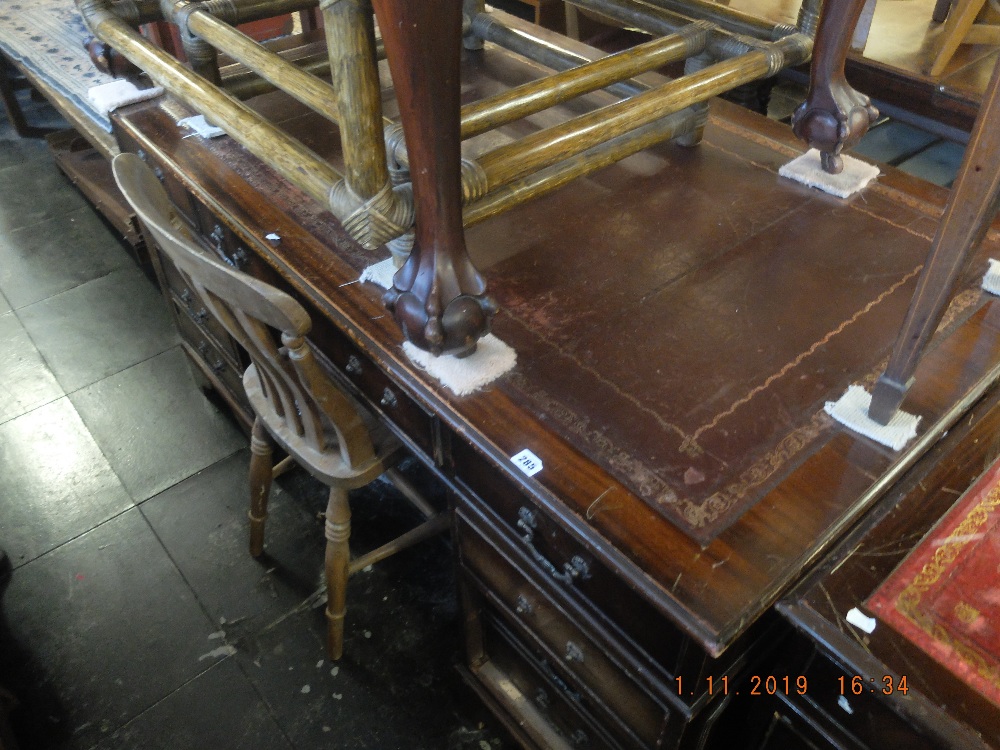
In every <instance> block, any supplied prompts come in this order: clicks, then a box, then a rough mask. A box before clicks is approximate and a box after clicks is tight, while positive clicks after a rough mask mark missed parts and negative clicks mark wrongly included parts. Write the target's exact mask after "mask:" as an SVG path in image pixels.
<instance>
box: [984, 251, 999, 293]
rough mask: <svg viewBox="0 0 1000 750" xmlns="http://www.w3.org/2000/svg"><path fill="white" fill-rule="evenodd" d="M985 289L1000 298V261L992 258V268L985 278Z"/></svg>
mask: <svg viewBox="0 0 1000 750" xmlns="http://www.w3.org/2000/svg"><path fill="white" fill-rule="evenodd" d="M983 289H984V290H985V291H987V292H989V293H990V294H995V295H997V296H1000V260H993V258H990V267H989V269H988V270H987V271H986V275H985V276H983Z"/></svg>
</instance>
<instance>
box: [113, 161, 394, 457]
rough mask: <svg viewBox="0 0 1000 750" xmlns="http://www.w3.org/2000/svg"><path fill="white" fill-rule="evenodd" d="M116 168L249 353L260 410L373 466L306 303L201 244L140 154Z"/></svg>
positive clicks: (161, 240) (366, 439)
mask: <svg viewBox="0 0 1000 750" xmlns="http://www.w3.org/2000/svg"><path fill="white" fill-rule="evenodd" d="M112 168H113V171H114V175H115V181H116V182H117V183H118V187H119V188H121V191H122V193H123V194H124V195H125V198H126V200H128V202H129V204H130V205H131V206H132V208H134V209H135V211H136V213H137V214H138V216H139V218H140V219H141V221H142V223H143V224H144V225H145V227H146V229H147V230H148V231H149V233H150V234H151V235H152V238H153V239H154V240H155V241H156V243H157V244H158V245H159V247H160V249H161V250H162V251H163V252H164V253H166V255H167V256H168V257H169V258H170V260H172V261H173V263H174V265H175V266H176V267H177V270H178V271H179V272H180V274H181V275H182V276H183V277H184V280H185V281H186V282H187V283H188V284H189V286H190V288H191V289H192V290H193V291H195V292H196V293H197V294H198V295H199V296H200V297H201V299H202V300H203V302H204V303H205V305H206V307H208V309H209V311H210V312H211V313H212V314H213V315H214V316H215V317H216V318H217V319H218V320H219V322H220V323H222V325H223V326H224V327H225V328H226V330H227V331H228V332H229V334H230V335H231V336H232V337H233V338H234V339H236V341H238V342H239V343H240V345H241V346H242V347H243V348H244V349H245V350H246V351H247V354H248V355H249V356H250V360H251V361H252V362H253V365H254V367H255V368H256V372H257V376H258V377H259V379H260V383H261V390H262V391H263V395H264V397H265V399H266V401H267V402H268V404H269V405H270V407H271V409H272V410H273V414H271V415H258V416H262V417H264V418H265V422H269V419H272V418H277V419H278V420H280V421H281V422H282V423H283V426H284V429H285V430H286V431H287V433H289V434H291V435H294V436H296V437H297V438H298V439H300V440H302V441H304V443H305V445H306V446H308V447H309V448H310V449H311V450H313V451H315V452H317V453H319V454H323V455H329V456H330V457H335V456H339V458H340V460H341V461H343V463H344V468H345V469H347V470H350V469H351V468H352V467H359V468H360V467H364V466H366V465H369V464H371V462H372V461H374V459H375V452H374V449H373V446H372V441H371V436H370V434H369V431H368V427H367V425H366V424H365V423H364V421H363V420H362V418H361V414H360V413H359V411H358V409H357V408H356V406H355V405H354V403H353V402H352V401H351V400H350V399H349V398H348V397H347V396H346V394H344V392H343V391H342V390H341V389H340V387H339V386H338V385H337V384H336V383H334V382H333V380H331V378H330V376H329V375H328V374H327V373H326V371H324V370H323V368H322V367H321V366H320V364H319V363H318V362H317V361H316V358H315V357H314V356H313V352H312V348H311V347H310V345H309V343H308V342H307V341H306V339H305V335H306V333H308V331H309V328H310V325H311V321H310V319H309V314H308V313H307V312H306V311H305V310H304V309H303V307H302V305H300V304H299V303H298V302H296V301H295V300H294V299H293V298H292V297H290V296H289V295H287V294H285V293H284V292H282V291H281V290H280V289H276V288H275V287H273V286H271V285H270V284H267V283H265V282H263V281H260V280H259V279H255V278H253V277H252V276H249V275H247V274H245V273H242V272H240V271H237V270H236V269H234V268H231V267H229V266H228V265H226V264H225V263H223V262H222V261H220V260H219V259H217V258H216V257H215V256H213V255H212V254H211V253H209V252H207V251H205V250H203V249H202V248H201V247H200V246H199V245H198V242H197V241H196V240H195V238H194V235H193V234H192V233H191V231H190V229H189V228H188V226H187V225H186V224H185V223H184V221H183V220H182V219H181V218H180V217H179V216H178V215H177V212H176V211H175V210H174V208H173V205H172V204H171V203H170V199H169V198H168V197H167V193H166V191H165V190H164V189H163V187H162V186H161V185H160V183H159V181H158V180H157V179H156V177H155V176H154V175H153V173H152V171H151V170H150V169H149V167H147V166H146V164H145V163H144V162H143V161H142V160H141V159H140V158H139V157H138V156H136V155H135V154H120V155H118V156H116V157H115V159H114V161H113V162H112ZM279 334H280V345H279V343H278V342H279ZM271 426H272V427H273V425H271ZM348 473H349V471H348Z"/></svg>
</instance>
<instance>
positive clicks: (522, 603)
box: [514, 594, 535, 615]
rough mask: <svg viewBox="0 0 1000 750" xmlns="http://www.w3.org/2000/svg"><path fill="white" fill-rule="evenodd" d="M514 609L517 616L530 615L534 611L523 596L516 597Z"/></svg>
mask: <svg viewBox="0 0 1000 750" xmlns="http://www.w3.org/2000/svg"><path fill="white" fill-rule="evenodd" d="M514 609H515V611H516V612H517V613H518V614H519V615H530V614H532V613H533V612H534V611H535V608H534V607H533V606H531V602H529V601H528V599H527V598H526V597H525V596H524V594H518V595H517V603H516V604H515V606H514Z"/></svg>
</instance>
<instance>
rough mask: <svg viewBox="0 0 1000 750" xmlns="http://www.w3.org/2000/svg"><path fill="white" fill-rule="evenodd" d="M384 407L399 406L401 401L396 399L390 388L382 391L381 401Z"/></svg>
mask: <svg viewBox="0 0 1000 750" xmlns="http://www.w3.org/2000/svg"><path fill="white" fill-rule="evenodd" d="M379 403H380V404H382V406H385V407H388V408H390V409H391V408H393V407H395V406H398V405H399V400H398V399H397V398H396V394H395V393H393V392H392V391H391V390H390V389H389V388H386V389H385V390H384V391H382V400H381V401H379Z"/></svg>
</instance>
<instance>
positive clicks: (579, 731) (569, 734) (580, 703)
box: [474, 614, 627, 750]
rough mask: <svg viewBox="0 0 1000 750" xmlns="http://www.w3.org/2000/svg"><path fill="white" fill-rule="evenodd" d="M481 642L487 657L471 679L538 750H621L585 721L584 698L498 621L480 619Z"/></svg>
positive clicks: (604, 731)
mask: <svg viewBox="0 0 1000 750" xmlns="http://www.w3.org/2000/svg"><path fill="white" fill-rule="evenodd" d="M483 642H484V645H485V646H486V648H487V651H488V653H489V656H490V658H489V661H488V662H486V663H485V664H483V665H480V666H479V667H478V668H476V670H475V671H474V674H475V675H476V677H477V678H478V679H479V681H480V683H481V684H482V685H483V687H484V688H485V689H486V690H487V691H488V692H489V693H490V694H491V696H492V698H493V699H494V700H495V701H496V702H497V703H499V704H500V705H501V706H502V707H503V708H504V709H505V710H506V711H507V712H509V713H510V714H512V715H513V716H514V717H515V720H516V722H517V724H518V725H519V727H520V728H521V730H522V731H524V732H525V733H526V734H528V735H529V736H530V737H531V739H532V740H533V741H534V742H535V743H536V744H537V745H538V746H539V747H542V748H545V749H546V750H569V749H570V748H574V749H576V748H579V749H580V750H621V749H622V748H623V747H627V745H622V744H620V743H619V742H617V741H616V740H615V739H614V738H613V737H611V736H610V735H609V734H608V733H607V731H606V730H605V729H604V728H603V727H602V726H601V725H600V724H599V723H597V722H595V721H594V720H593V719H592V718H591V717H590V716H589V711H588V707H587V705H586V698H585V697H584V696H583V695H582V694H581V693H580V692H579V691H578V690H577V689H576V688H575V687H574V686H573V684H572V683H571V682H569V681H567V680H566V679H564V678H563V677H562V676H560V675H559V674H558V673H557V672H556V671H555V670H554V669H553V668H552V666H551V665H550V664H549V661H548V660H547V659H546V657H545V656H543V655H541V654H538V653H535V652H532V651H531V650H530V649H528V648H526V647H525V646H524V644H523V643H521V642H520V641H519V640H518V638H517V637H516V636H515V635H514V634H513V633H512V632H511V631H510V630H509V629H508V628H507V627H506V626H505V625H504V623H503V622H502V621H501V620H499V619H497V618H496V617H493V616H491V615H489V614H487V615H486V616H485V617H484V618H483Z"/></svg>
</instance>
